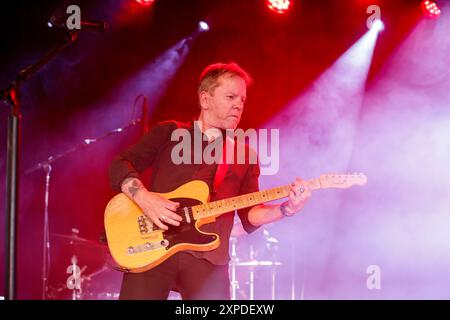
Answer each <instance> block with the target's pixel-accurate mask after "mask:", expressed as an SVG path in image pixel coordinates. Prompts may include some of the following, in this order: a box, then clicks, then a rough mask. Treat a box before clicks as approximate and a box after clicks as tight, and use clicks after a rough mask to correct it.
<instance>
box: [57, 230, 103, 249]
mask: <svg viewBox="0 0 450 320" xmlns="http://www.w3.org/2000/svg"><path fill="white" fill-rule="evenodd" d="M52 236H54V237H56V238H60V239H63V240H68V241H70V242H71V244H74V245H86V246H90V247H103V245H102V244H101V243H98V242H95V241H92V240H89V239H85V238H82V237H79V236H77V235H76V234H61V233H52Z"/></svg>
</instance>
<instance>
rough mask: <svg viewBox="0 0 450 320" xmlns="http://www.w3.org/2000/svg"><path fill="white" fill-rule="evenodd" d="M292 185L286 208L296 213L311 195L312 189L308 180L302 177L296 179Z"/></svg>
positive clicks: (291, 212)
mask: <svg viewBox="0 0 450 320" xmlns="http://www.w3.org/2000/svg"><path fill="white" fill-rule="evenodd" d="M290 187H291V191H290V192H289V200H288V201H287V205H286V209H287V211H288V213H289V214H295V213H297V212H298V211H300V210H301V209H302V208H303V206H304V205H305V202H306V200H308V198H309V197H311V190H310V189H309V188H308V185H307V183H306V181H304V180H302V179H301V178H297V179H295V181H294V182H292V183H291V184H290Z"/></svg>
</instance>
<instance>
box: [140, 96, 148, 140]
mask: <svg viewBox="0 0 450 320" xmlns="http://www.w3.org/2000/svg"><path fill="white" fill-rule="evenodd" d="M141 125H142V133H143V134H145V133H147V132H148V102H147V97H146V96H144V102H143V103H142V118H141Z"/></svg>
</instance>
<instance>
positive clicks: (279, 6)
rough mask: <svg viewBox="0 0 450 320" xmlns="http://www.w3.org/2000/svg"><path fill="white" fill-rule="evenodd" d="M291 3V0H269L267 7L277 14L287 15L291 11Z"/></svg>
mask: <svg viewBox="0 0 450 320" xmlns="http://www.w3.org/2000/svg"><path fill="white" fill-rule="evenodd" d="M290 5H291V2H290V1H289V0H267V7H268V8H269V9H270V10H271V11H273V12H276V13H280V14H282V13H285V12H287V11H288V10H289V6H290Z"/></svg>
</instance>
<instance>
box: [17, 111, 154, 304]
mask: <svg viewBox="0 0 450 320" xmlns="http://www.w3.org/2000/svg"><path fill="white" fill-rule="evenodd" d="M143 118H144V116H143V117H142V118H138V119H135V120H132V121H131V122H130V123H129V124H128V125H126V126H125V127H123V128H117V129H113V130H111V131H109V132H107V133H106V134H104V135H103V136H100V137H98V138H95V139H84V140H83V141H82V142H81V143H79V144H77V145H75V146H73V147H72V148H70V149H67V150H65V151H63V152H62V153H59V154H55V155H51V156H49V157H48V158H47V160H45V161H42V162H39V163H38V164H36V165H35V166H33V167H31V168H29V169H28V170H26V171H25V173H26V174H30V173H32V172H34V171H37V170H40V169H43V170H44V172H45V176H46V179H45V194H44V199H45V200H44V231H43V232H44V237H43V238H44V240H43V254H42V255H43V260H44V261H43V264H42V281H43V283H42V299H43V300H45V299H46V298H47V292H48V278H49V265H50V235H49V222H48V220H49V219H48V204H49V201H48V199H49V190H50V173H51V171H52V166H51V164H52V163H54V162H55V161H57V160H59V159H61V158H63V157H66V156H68V155H70V154H72V153H74V152H76V151H79V150H81V149H82V148H85V147H86V146H88V145H91V144H93V143H96V142H98V141H101V140H104V139H106V138H107V137H109V136H111V135H113V134H116V133H121V132H123V131H126V130H127V129H129V128H131V127H133V126H135V125H137V124H139V123H144V122H145V119H143Z"/></svg>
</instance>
